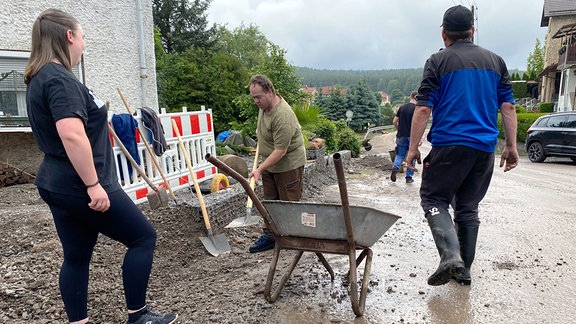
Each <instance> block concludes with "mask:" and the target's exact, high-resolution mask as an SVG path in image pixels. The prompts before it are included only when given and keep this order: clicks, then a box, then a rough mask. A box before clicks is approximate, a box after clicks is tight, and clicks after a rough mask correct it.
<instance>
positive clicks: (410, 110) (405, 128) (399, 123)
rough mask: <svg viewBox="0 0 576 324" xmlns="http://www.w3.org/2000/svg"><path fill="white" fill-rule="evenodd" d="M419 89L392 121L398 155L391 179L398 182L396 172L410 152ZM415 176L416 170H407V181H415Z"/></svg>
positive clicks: (412, 94) (411, 95) (401, 107)
mask: <svg viewBox="0 0 576 324" xmlns="http://www.w3.org/2000/svg"><path fill="white" fill-rule="evenodd" d="M417 94H418V91H412V93H411V94H410V102H408V103H406V104H403V105H402V106H400V108H398V111H397V112H396V116H394V120H393V121H392V123H393V124H394V127H395V128H396V130H397V132H396V149H395V152H396V157H395V158H394V161H393V163H394V166H393V168H392V173H391V174H390V180H392V182H396V174H397V173H398V172H399V171H400V167H401V166H402V162H403V161H404V158H405V157H406V154H407V153H408V147H409V146H410V128H411V126H412V116H413V115H414V109H415V108H416V95H417ZM419 145H422V140H420V143H419ZM413 176H414V170H411V169H407V170H406V183H412V182H414V179H413V178H412V177H413Z"/></svg>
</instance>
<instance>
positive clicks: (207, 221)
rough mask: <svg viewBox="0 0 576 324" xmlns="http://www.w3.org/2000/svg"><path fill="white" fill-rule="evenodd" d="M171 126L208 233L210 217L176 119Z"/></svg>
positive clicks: (210, 229)
mask: <svg viewBox="0 0 576 324" xmlns="http://www.w3.org/2000/svg"><path fill="white" fill-rule="evenodd" d="M172 128H173V130H174V133H176V137H177V138H178V145H180V149H181V150H182V154H183V155H184V159H185V160H186V166H187V167H188V172H190V174H191V175H192V181H193V182H194V189H195V190H196V196H198V201H199V202H200V208H201V209H202V218H204V224H205V225H206V230H207V231H208V233H211V232H212V226H210V219H209V218H208V211H206V204H204V198H203V197H202V191H201V190H200V186H199V185H198V180H197V179H196V174H195V173H194V169H193V168H192V163H190V158H189V157H188V153H187V152H186V148H185V147H184V143H182V138H180V130H178V125H177V124H176V121H175V120H174V119H172Z"/></svg>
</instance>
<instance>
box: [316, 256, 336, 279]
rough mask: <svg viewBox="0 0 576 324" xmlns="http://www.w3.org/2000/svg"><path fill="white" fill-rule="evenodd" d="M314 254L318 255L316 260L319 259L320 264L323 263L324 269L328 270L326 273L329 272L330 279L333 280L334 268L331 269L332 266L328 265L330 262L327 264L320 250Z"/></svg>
mask: <svg viewBox="0 0 576 324" xmlns="http://www.w3.org/2000/svg"><path fill="white" fill-rule="evenodd" d="M316 256H317V257H318V260H320V262H322V265H324V268H326V270H328V273H329V274H330V280H331V281H334V270H332V267H331V266H330V264H328V261H326V258H325V257H324V255H323V254H322V253H320V252H316Z"/></svg>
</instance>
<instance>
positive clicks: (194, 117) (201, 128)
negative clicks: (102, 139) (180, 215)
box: [110, 106, 217, 204]
mask: <svg viewBox="0 0 576 324" xmlns="http://www.w3.org/2000/svg"><path fill="white" fill-rule="evenodd" d="M137 114H138V115H137V116H136V117H135V119H136V120H137V121H138V124H139V125H140V129H142V131H143V132H146V134H144V135H145V136H146V139H148V138H149V137H148V134H147V130H146V129H145V128H144V127H143V126H142V124H141V123H140V120H141V117H140V110H138V111H137ZM158 117H159V118H160V121H161V123H162V127H163V128H164V137H165V138H166V143H167V144H168V149H167V150H166V151H165V152H164V154H163V155H162V156H160V157H158V156H156V155H153V156H150V154H149V153H148V150H147V149H146V145H145V144H144V142H143V141H142V139H141V138H140V135H139V132H138V130H136V140H137V143H138V154H139V156H140V167H141V168H142V169H143V170H144V172H146V175H147V176H148V178H150V180H152V182H153V183H154V184H155V185H156V186H159V187H165V186H164V181H163V179H162V176H161V175H160V173H159V172H158V171H157V170H156V168H155V166H154V163H153V162H152V160H151V159H152V158H154V159H156V160H157V161H158V164H159V165H160V168H161V170H162V172H163V173H164V176H165V177H166V179H167V180H168V183H169V184H170V187H171V189H172V191H174V192H175V191H177V190H178V189H182V188H187V187H193V186H194V183H193V181H192V177H191V175H190V173H189V172H188V167H187V166H186V160H185V158H184V155H183V154H182V152H181V151H180V147H179V145H178V138H177V137H176V132H174V130H173V129H172V119H174V121H176V124H177V125H178V129H179V132H180V137H181V139H182V142H183V144H184V147H185V148H186V150H187V153H188V157H189V158H190V163H191V164H192V168H193V169H194V173H195V174H196V179H198V182H202V181H205V180H209V179H212V178H213V177H214V176H215V175H216V173H217V170H216V167H215V166H214V165H212V164H211V163H210V162H208V161H206V160H205V159H204V157H205V156H206V154H207V153H210V154H211V155H213V156H216V141H215V139H214V128H213V124H212V110H210V109H208V110H206V109H205V108H204V106H202V109H201V110H200V111H193V112H188V111H186V107H183V108H182V112H181V113H166V112H165V110H164V109H162V113H161V114H159V115H158ZM110 141H111V142H112V146H113V150H114V156H115V158H116V159H115V161H116V174H117V175H118V179H119V181H120V184H121V185H122V189H124V191H125V192H126V193H127V194H128V196H130V198H132V200H133V201H134V202H135V203H137V204H139V203H142V202H145V201H147V200H146V195H147V194H148V193H149V192H150V191H151V190H152V189H151V188H150V187H149V186H148V184H147V183H146V181H144V179H142V178H141V177H139V176H138V172H137V171H136V170H132V174H131V175H130V176H128V174H129V173H128V165H129V164H130V161H128V160H127V159H126V156H125V155H124V153H123V152H122V150H121V148H120V147H119V146H118V145H117V144H116V143H115V140H114V138H113V137H112V135H110ZM148 142H150V141H148ZM149 144H150V146H151V147H152V143H149Z"/></svg>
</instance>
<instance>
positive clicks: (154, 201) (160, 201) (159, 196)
mask: <svg viewBox="0 0 576 324" xmlns="http://www.w3.org/2000/svg"><path fill="white" fill-rule="evenodd" d="M108 131H109V132H110V133H111V134H112V136H114V140H115V141H116V143H117V144H118V146H120V148H121V149H122V152H123V153H124V155H125V156H126V158H127V159H128V161H130V163H131V164H132V167H133V168H134V169H135V170H136V171H137V172H138V174H139V175H140V176H141V177H142V179H144V180H145V181H146V183H147V184H148V185H149V186H150V188H152V190H154V191H153V192H149V193H148V194H147V195H146V198H147V199H148V204H149V205H150V209H157V208H158V207H166V206H168V194H167V193H166V190H164V189H158V188H157V187H156V186H155V185H154V183H152V180H150V178H148V176H146V173H144V170H142V169H141V168H140V166H139V165H138V163H136V161H135V160H134V158H132V155H130V152H128V149H126V146H124V143H122V141H121V140H120V138H119V137H118V135H117V134H116V132H115V131H114V128H112V126H110V124H108Z"/></svg>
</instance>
